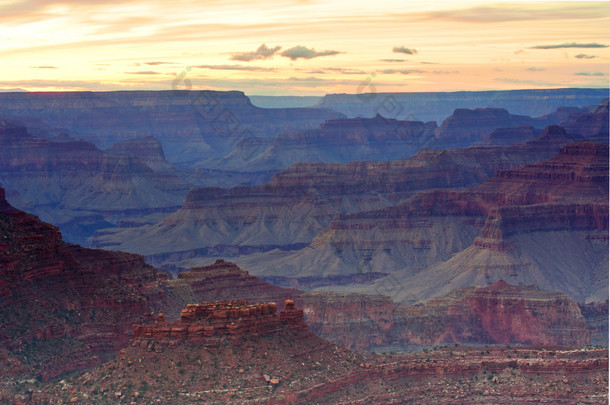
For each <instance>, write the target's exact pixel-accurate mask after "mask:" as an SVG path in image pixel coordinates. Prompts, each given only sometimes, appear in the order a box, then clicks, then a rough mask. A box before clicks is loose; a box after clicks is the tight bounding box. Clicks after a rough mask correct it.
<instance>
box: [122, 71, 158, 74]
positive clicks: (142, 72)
mask: <svg viewBox="0 0 610 405" xmlns="http://www.w3.org/2000/svg"><path fill="white" fill-rule="evenodd" d="M125 73H126V74H128V75H160V74H161V73H159V72H153V71H152V70H140V71H138V72H125Z"/></svg>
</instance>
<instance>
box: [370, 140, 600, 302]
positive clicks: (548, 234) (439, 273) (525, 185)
mask: <svg viewBox="0 0 610 405" xmlns="http://www.w3.org/2000/svg"><path fill="white" fill-rule="evenodd" d="M402 209H403V212H405V213H411V214H409V215H413V216H420V215H422V214H421V213H422V212H427V213H428V214H425V215H426V216H431V217H437V216H439V215H447V214H450V215H452V216H459V215H468V216H471V217H472V216H474V217H475V218H485V224H484V226H483V227H482V229H481V233H480V235H479V236H478V237H477V238H476V239H474V240H473V244H472V246H470V247H468V248H467V249H465V250H463V251H461V252H459V253H458V254H456V255H454V256H453V257H451V258H450V259H448V260H447V261H444V262H441V263H438V264H436V265H434V266H430V267H428V268H427V269H425V270H424V271H421V272H419V273H417V274H413V271H412V270H411V269H405V270H402V271H401V272H399V273H398V274H395V277H397V278H399V279H400V280H401V282H402V283H403V284H402V285H403V286H405V287H404V288H401V289H400V290H401V291H400V293H398V295H397V296H396V297H395V298H396V299H398V300H406V301H409V300H411V299H419V298H425V297H431V296H434V295H437V294H439V293H444V292H447V291H449V290H450V289H454V288H460V287H465V286H469V285H485V284H488V283H489V282H493V281H497V280H499V279H505V280H507V281H510V282H511V283H524V284H530V283H534V284H536V285H538V286H539V287H541V288H544V289H551V290H558V291H563V292H565V293H567V294H568V295H570V296H571V297H573V298H575V299H577V300H578V301H582V302H589V301H598V302H600V301H603V300H604V299H605V298H607V295H608V281H607V280H608V148H607V146H604V145H600V144H594V143H576V144H572V145H569V146H567V147H565V148H563V149H562V151H561V153H560V154H559V155H558V156H556V157H555V158H552V159H550V160H548V161H545V162H542V163H539V164H531V165H527V166H525V167H524V168H523V169H518V170H507V171H499V172H498V173H497V175H496V176H495V177H493V178H492V179H490V180H489V181H488V182H486V183H484V184H482V185H480V186H477V187H474V188H472V189H471V190H467V191H456V192H437V193H428V194H420V195H418V196H416V197H415V198H414V199H413V200H412V201H410V202H409V203H407V204H405V205H404V206H402ZM378 282H380V283H383V282H384V280H383V279H382V280H379V281H378ZM410 285H413V286H415V285H417V286H419V288H417V289H414V288H412V287H408V286H410Z"/></svg>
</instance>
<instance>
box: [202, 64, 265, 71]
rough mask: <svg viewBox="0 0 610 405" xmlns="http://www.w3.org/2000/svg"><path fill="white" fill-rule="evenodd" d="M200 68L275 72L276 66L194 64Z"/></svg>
mask: <svg viewBox="0 0 610 405" xmlns="http://www.w3.org/2000/svg"><path fill="white" fill-rule="evenodd" d="M194 67H196V68H199V69H213V70H247V71H251V72H274V71H276V69H275V68H264V67H260V66H242V65H198V66H194Z"/></svg>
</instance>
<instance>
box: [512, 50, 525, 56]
mask: <svg viewBox="0 0 610 405" xmlns="http://www.w3.org/2000/svg"><path fill="white" fill-rule="evenodd" d="M524 53H527V52H526V51H524V50H523V49H519V50H518V51H515V55H521V54H524Z"/></svg>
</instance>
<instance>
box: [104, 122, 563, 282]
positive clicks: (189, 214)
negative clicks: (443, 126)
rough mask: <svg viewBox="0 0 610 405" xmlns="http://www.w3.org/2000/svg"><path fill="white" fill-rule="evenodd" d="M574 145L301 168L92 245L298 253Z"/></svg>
mask: <svg viewBox="0 0 610 405" xmlns="http://www.w3.org/2000/svg"><path fill="white" fill-rule="evenodd" d="M573 139H574V137H571V136H569V135H567V134H565V133H563V132H560V133H551V132H548V133H547V134H546V135H545V136H543V137H540V138H537V139H536V140H534V141H531V142H529V143H527V144H523V145H520V146H516V147H491V146H490V147H485V146H479V147H472V148H464V149H455V150H444V151H422V152H420V153H418V154H417V155H416V156H414V157H412V158H410V159H406V160H401V161H391V162H352V163H345V164H318V163H301V164H296V165H293V166H291V167H290V168H288V169H286V170H284V171H282V172H280V173H278V174H277V175H275V176H274V178H273V179H272V180H271V181H270V182H269V183H267V184H265V185H261V186H255V187H234V188H231V189H219V188H200V189H194V190H192V191H191V192H190V193H189V194H188V195H187V198H186V201H185V203H184V205H183V207H182V208H181V209H180V210H179V211H177V212H176V213H174V214H172V215H171V216H169V217H167V218H166V219H164V220H163V221H161V222H159V223H157V224H154V225H150V226H142V227H138V228H135V229H133V228H130V229H121V228H117V229H108V230H104V231H103V232H99V233H98V234H97V235H96V236H95V237H94V239H93V243H94V245H95V246H98V247H107V248H112V249H119V250H125V251H131V252H137V253H140V254H144V255H146V256H147V257H148V259H149V260H151V263H154V264H163V263H167V262H174V263H175V262H178V261H180V260H183V259H187V258H192V257H210V256H212V257H214V256H216V257H218V256H236V255H243V254H252V253H257V252H264V251H269V250H272V249H277V248H279V249H282V250H294V249H297V248H301V247H303V246H305V245H306V244H308V243H310V242H311V241H312V240H313V238H314V236H316V234H317V233H318V232H320V231H322V230H324V229H326V228H327V227H328V226H329V225H330V223H331V221H332V220H333V218H334V217H335V216H337V215H339V214H346V213H352V212H359V211H366V210H371V209H378V208H383V207H387V206H390V205H394V204H396V203H397V202H399V201H401V200H404V199H406V198H407V197H409V196H410V195H412V194H413V193H415V192H416V191H418V190H425V189H431V188H448V187H451V188H455V187H465V186H472V185H475V184H478V183H481V182H483V181H485V180H486V179H488V178H489V177H491V176H492V175H493V174H494V173H495V171H497V170H499V169H508V168H516V167H521V166H522V165H524V164H526V163H530V162H536V161H540V160H543V159H546V158H548V157H550V156H552V155H553V153H555V152H556V151H558V150H559V148H560V147H561V146H564V145H565V144H567V143H569V142H571V141H572V140H573ZM286 224H291V225H290V226H288V227H287V226H286ZM390 237H391V236H390ZM464 243H466V242H464ZM251 264H252V266H253V267H250V266H248V268H252V270H253V271H256V273H255V274H257V275H262V274H264V275H272V274H273V275H280V276H281V275H283V274H282V273H281V272H275V273H271V272H265V273H263V272H259V270H258V269H259V268H260V267H261V266H260V265H259V266H257V265H256V264H255V263H251ZM193 265H195V264H191V265H189V266H188V267H192V266H193ZM350 266H351V264H350ZM263 267H266V266H263ZM332 272H333V271H332V270H330V269H329V270H328V273H332ZM335 273H337V272H335ZM303 275H306V274H303Z"/></svg>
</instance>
